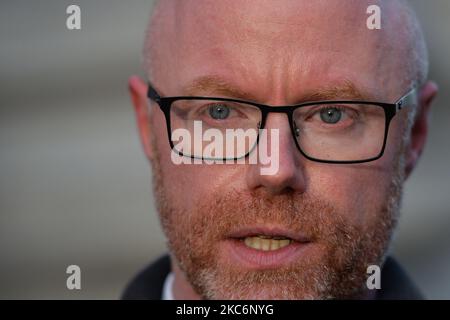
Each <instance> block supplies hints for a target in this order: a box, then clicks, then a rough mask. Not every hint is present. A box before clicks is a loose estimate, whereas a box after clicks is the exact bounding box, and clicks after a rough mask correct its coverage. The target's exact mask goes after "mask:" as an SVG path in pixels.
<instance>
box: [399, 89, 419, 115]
mask: <svg viewBox="0 0 450 320" xmlns="http://www.w3.org/2000/svg"><path fill="white" fill-rule="evenodd" d="M416 93H417V90H416V88H413V89H411V91H409V92H408V93H407V94H406V95H404V96H403V97H401V98H400V100H398V101H397V103H396V104H395V110H396V112H399V111H400V110H402V109H403V108H406V107H412V106H415V105H416V104H417V94H416Z"/></svg>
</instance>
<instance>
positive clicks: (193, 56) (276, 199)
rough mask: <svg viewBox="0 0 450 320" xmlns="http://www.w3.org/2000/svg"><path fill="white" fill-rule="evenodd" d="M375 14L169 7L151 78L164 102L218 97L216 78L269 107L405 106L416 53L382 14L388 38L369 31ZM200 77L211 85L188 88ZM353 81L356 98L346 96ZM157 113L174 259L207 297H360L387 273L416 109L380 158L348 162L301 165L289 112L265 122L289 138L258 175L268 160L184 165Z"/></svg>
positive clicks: (160, 191)
mask: <svg viewBox="0 0 450 320" xmlns="http://www.w3.org/2000/svg"><path fill="white" fill-rule="evenodd" d="M367 6H369V3H365V2H364V1H347V2H342V1H334V2H329V1H313V2H311V1H283V4H282V5H281V4H279V3H278V2H277V4H275V3H274V2H273V1H197V0H196V1H183V2H180V3H178V4H177V5H172V6H170V5H169V6H167V7H166V8H165V9H164V10H166V11H165V13H164V16H165V17H166V20H167V21H165V22H162V27H161V30H164V31H163V32H162V34H161V35H160V36H158V37H157V38H156V39H154V41H153V46H155V48H154V49H153V50H154V54H153V56H152V59H153V61H152V65H153V68H152V69H153V70H152V82H153V83H154V84H155V87H156V88H157V89H158V90H159V91H160V93H161V95H163V96H181V95H196V96H219V97H222V96H224V95H223V93H222V92H217V91H215V89H214V83H213V82H214V81H215V80H214V79H216V80H217V79H218V78H220V79H221V81H222V82H226V83H227V84H229V86H231V87H234V88H237V89H238V90H239V91H241V92H244V93H246V94H248V96H249V97H251V99H252V100H255V101H257V102H260V103H264V104H269V105H293V104H297V103H300V102H304V101H305V99H306V97H309V96H311V95H314V94H315V93H317V92H334V94H335V95H336V96H335V97H330V98H335V99H339V98H342V99H357V98H359V96H360V95H361V96H363V97H365V98H367V99H366V100H376V101H384V102H395V101H396V100H397V99H398V98H399V97H400V96H401V95H403V94H404V93H405V92H406V90H407V89H408V87H407V86H408V82H406V81H403V80H402V79H401V78H399V77H398V76H397V72H399V71H401V70H404V68H406V66H405V63H406V62H405V61H404V60H405V59H402V53H403V50H408V48H403V49H401V48H397V46H396V44H397V41H398V38H396V37H394V36H393V35H392V34H393V32H392V30H391V31H389V30H390V29H392V23H391V22H389V15H386V16H384V17H383V18H384V20H383V21H386V22H385V24H384V25H383V28H385V30H381V31H373V30H368V29H367V27H366V19H367V17H368V16H367V14H366V8H367ZM385 6H388V5H385ZM387 11H389V10H387ZM401 32H402V31H401V30H400V31H399V33H400V34H399V37H401ZM394 48H395V50H394ZM402 72H403V71H402ZM201 77H209V79H210V80H211V79H212V80H211V81H210V82H206V84H205V83H204V84H203V85H202V86H200V87H198V86H197V87H195V88H192V86H191V84H192V83H193V82H194V81H195V80H197V79H199V78H201ZM348 83H351V84H352V85H353V86H354V87H355V88H356V89H357V91H358V94H357V93H356V92H355V91H348V90H344V89H342V90H341V88H344V87H345V85H346V84H348ZM187 88H189V90H188V89H187ZM229 98H236V97H229ZM152 107H153V108H155V110H154V112H152V114H151V121H150V127H151V132H152V133H151V149H152V157H151V160H152V166H153V174H154V184H155V193H156V199H157V203H158V209H159V212H160V215H161V221H162V224H163V227H164V231H165V233H166V236H167V238H168V240H169V247H170V249H171V252H172V254H173V258H174V262H175V263H177V264H178V267H180V269H181V270H182V271H183V272H184V274H185V275H186V277H187V279H188V281H189V282H190V284H191V285H192V287H193V288H194V290H195V291H196V292H197V293H198V294H199V295H201V296H203V297H205V298H219V299H221V298H225V299H226V298H250V299H253V298H330V297H341V298H342V297H355V296H358V295H362V294H363V286H364V285H365V280H366V277H367V274H366V269H367V266H368V265H371V264H381V262H382V259H383V257H384V254H385V252H386V250H387V247H388V244H389V239H390V237H391V233H392V231H393V228H394V226H395V221H396V218H397V212H398V205H399V202H400V195H401V186H402V183H403V180H404V165H403V153H404V152H403V151H404V147H405V144H404V141H403V140H404V139H403V136H404V131H405V128H406V113H400V114H399V115H398V116H396V117H395V118H394V120H393V121H392V123H391V125H390V132H389V136H388V141H387V147H386V150H385V153H384V156H383V157H382V158H381V159H379V160H377V161H373V162H368V163H363V164H345V165H343V164H325V163H318V162H313V161H310V160H307V159H305V158H304V157H303V156H302V155H301V154H300V152H299V151H298V150H297V148H296V146H295V142H294V139H293V137H292V134H291V131H290V128H289V124H288V119H287V117H286V116H285V115H284V114H281V113H272V114H269V116H268V119H267V123H266V128H267V129H278V130H279V141H278V142H277V143H278V144H279V170H278V172H277V173H276V174H273V175H261V171H260V165H259V164H245V165H244V164H222V165H221V164H215V165H206V164H204V165H198V164H197V165H189V164H182V165H175V164H174V163H172V161H171V154H170V147H169V143H168V137H167V132H166V124H165V120H164V115H163V113H162V112H161V111H160V110H159V108H157V106H156V104H155V105H154V106H152ZM262 238H271V240H270V239H263V240H261V239H262ZM278 238H283V239H284V240H282V241H279V240H276V239H278ZM286 240H288V242H286ZM287 243H289V244H288V245H287V246H285V247H282V248H278V249H277V247H280V246H284V245H286V244H287ZM249 245H250V247H249ZM258 246H260V247H261V248H260V249H255V247H258ZM265 246H268V247H269V249H270V248H272V249H270V250H263V247H265ZM266 249H267V248H266Z"/></svg>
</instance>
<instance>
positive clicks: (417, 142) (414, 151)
mask: <svg viewBox="0 0 450 320" xmlns="http://www.w3.org/2000/svg"><path fill="white" fill-rule="evenodd" d="M437 92H438V86H437V85H436V83H434V82H432V81H428V82H427V83H426V84H425V85H424V86H423V87H422V89H421V90H420V92H419V99H418V102H419V105H418V106H417V108H418V109H417V114H416V117H415V118H414V123H413V126H412V128H411V140H410V144H409V146H408V152H407V159H406V168H405V170H406V172H405V173H406V178H408V177H409V176H410V174H411V172H412V171H413V169H414V168H415V167H416V165H417V162H418V160H419V158H420V156H421V155H422V151H423V149H424V147H425V142H426V139H427V136H428V125H429V118H430V109H431V104H432V102H433V100H434V98H435V97H436V95H437Z"/></svg>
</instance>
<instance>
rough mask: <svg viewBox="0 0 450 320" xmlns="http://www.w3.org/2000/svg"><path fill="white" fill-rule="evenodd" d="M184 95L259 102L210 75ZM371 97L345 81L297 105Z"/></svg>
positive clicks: (305, 97)
mask: <svg viewBox="0 0 450 320" xmlns="http://www.w3.org/2000/svg"><path fill="white" fill-rule="evenodd" d="M182 92H183V95H186V96H199V95H203V96H204V95H207V96H211V97H212V96H217V95H218V96H224V97H231V98H235V99H240V100H247V101H254V102H256V101H258V99H257V98H256V96H255V95H252V94H251V93H249V92H246V91H244V90H241V89H239V88H238V87H237V86H234V85H232V84H231V83H229V82H228V81H226V80H225V79H224V78H222V77H219V76H215V75H209V76H202V77H199V78H197V79H195V80H193V81H192V82H191V83H189V84H188V85H187V86H184V87H183V90H182ZM369 98H371V95H369V94H367V93H365V92H363V91H361V90H359V89H358V88H357V87H356V86H355V85H354V83H353V82H351V81H350V80H343V81H341V82H339V83H336V84H333V85H330V86H325V87H322V88H318V89H316V90H314V91H311V92H306V93H304V94H302V95H301V98H300V99H299V100H298V101H296V103H294V104H293V105H295V104H300V103H304V102H314V101H326V100H338V99H339V100H355V101H358V100H359V101H363V100H366V101H369V100H370V99H369Z"/></svg>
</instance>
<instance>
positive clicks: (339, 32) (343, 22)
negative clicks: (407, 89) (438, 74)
mask: <svg viewBox="0 0 450 320" xmlns="http://www.w3.org/2000/svg"><path fill="white" fill-rule="evenodd" d="M374 3H377V4H378V5H379V6H380V7H381V15H382V26H381V27H382V28H381V30H377V31H374V30H368V29H367V28H366V19H367V18H368V16H369V15H368V14H367V13H366V9H367V7H368V6H369V5H371V4H374ZM319 37H321V38H322V39H323V40H324V42H329V43H330V42H331V43H337V45H336V46H328V47H327V46H326V45H324V44H323V43H321V42H320V40H321V39H320V38H319ZM261 38H263V39H265V40H266V41H265V42H264V43H263V41H261ZM331 39H334V40H331ZM330 40H331V41H330ZM218 41H220V42H219V43H218ZM339 42H340V43H341V44H342V45H343V46H344V45H350V46H352V47H353V49H354V50H353V52H355V53H358V54H359V52H360V51H361V47H364V49H366V50H367V51H371V50H372V51H374V50H378V51H379V52H380V53H381V52H382V54H379V55H378V56H376V55H374V57H373V63H377V64H379V65H378V66H377V67H378V68H379V67H380V66H381V65H386V67H387V68H390V69H391V70H389V72H390V75H391V76H392V77H394V78H395V79H396V81H398V82H401V85H403V86H404V85H408V83H417V84H423V83H424V82H425V80H426V78H427V75H428V56H427V48H426V43H425V40H424V36H423V33H422V30H421V27H420V24H419V22H418V20H417V17H416V15H415V13H414V11H413V10H412V8H411V7H410V6H409V4H408V2H407V1H406V0H395V1H392V0H389V1H386V0H381V1H373V0H371V1H359V0H358V1H355V0H347V1H332V2H330V1H320V0H319V1H314V2H311V1H292V0H283V1H282V2H280V1H277V2H276V3H275V2H273V1H254V0H246V1H239V2H236V1H228V0H223V1H208V0H195V1H192V0H184V1H176V0H166V1H156V2H155V3H154V8H153V10H152V14H151V18H150V21H149V24H148V30H147V35H146V39H145V45H144V64H145V69H146V71H147V73H148V74H149V78H151V79H152V78H154V77H155V76H157V74H159V73H160V72H162V73H167V72H168V71H171V72H177V70H174V67H175V66H179V64H183V63H185V62H184V61H183V58H182V57H180V51H185V50H186V49H187V50H189V49H192V50H196V51H204V50H208V48H211V49H213V48H214V47H215V46H222V47H223V48H224V49H225V51H226V47H227V46H228V47H232V46H240V47H241V48H242V50H241V51H242V53H245V49H244V48H243V47H245V46H252V45H254V46H255V45H258V44H261V45H262V44H264V45H266V47H265V48H264V47H262V46H259V48H258V50H260V51H262V50H267V51H270V50H274V51H283V47H282V46H285V47H292V48H293V50H298V48H296V47H295V46H296V45H297V46H307V45H309V46H310V47H313V49H317V50H322V51H323V50H333V49H334V50H336V51H338V50H340V49H341V48H339ZM193 47H195V48H193ZM314 47H316V48H314ZM238 49H239V48H238ZM341 51H342V53H343V54H348V53H349V52H350V53H351V51H349V50H341ZM344 51H345V52H344ZM311 53H312V54H313V51H312V50H311ZM181 55H182V54H181ZM358 57H360V56H357V55H356V54H355V57H354V59H358ZM293 63H297V62H293ZM393 66H395V68H392V67H393ZM379 69H381V68H379ZM385 71H386V70H384V69H383V72H385Z"/></svg>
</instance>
